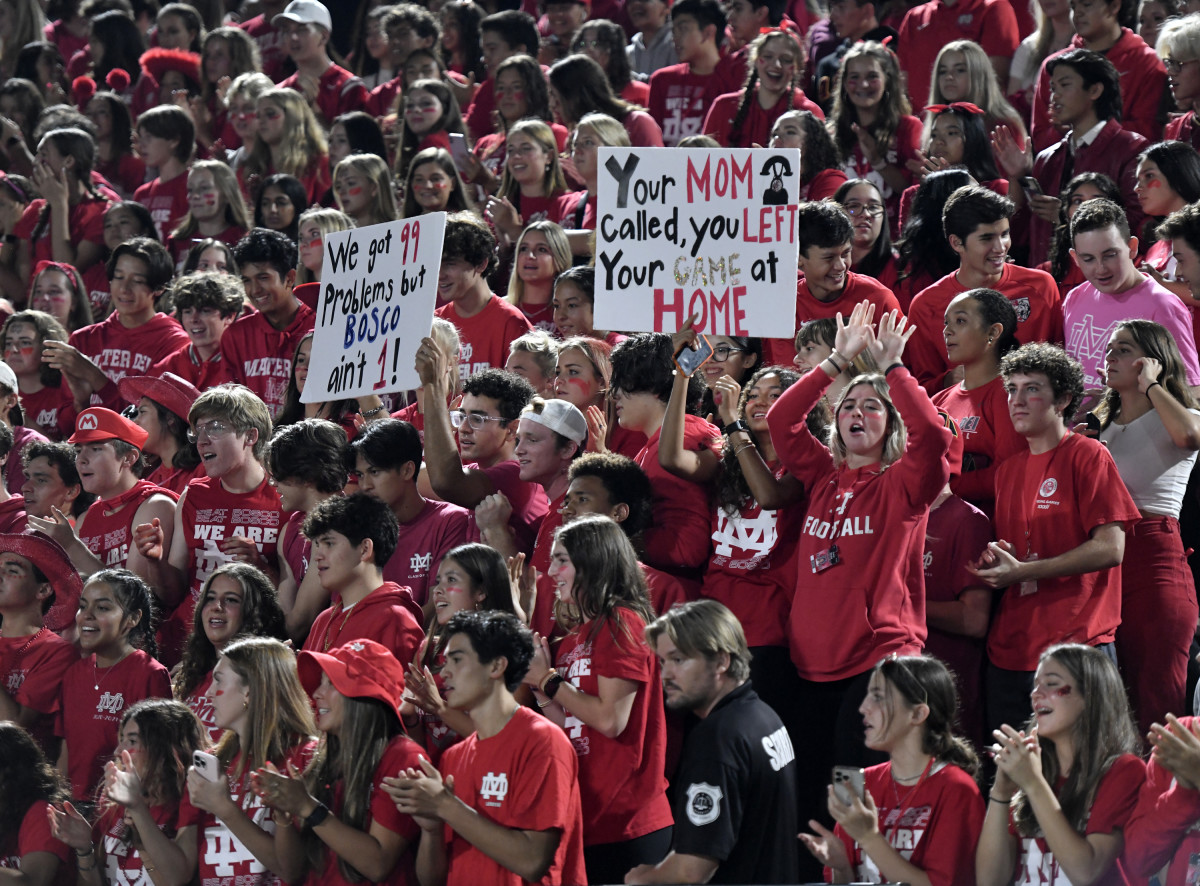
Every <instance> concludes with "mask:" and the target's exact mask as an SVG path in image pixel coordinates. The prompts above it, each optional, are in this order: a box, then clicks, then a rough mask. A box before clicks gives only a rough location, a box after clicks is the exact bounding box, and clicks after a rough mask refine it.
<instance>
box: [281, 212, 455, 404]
mask: <svg viewBox="0 0 1200 886" xmlns="http://www.w3.org/2000/svg"><path fill="white" fill-rule="evenodd" d="M445 232H446V213H444V212H434V213H430V214H429V215H422V216H419V217H417V218H410V219H405V220H403V221H395V222H387V223H385V224H381V225H370V226H369V227H365V228H356V229H354V230H351V231H338V232H336V233H333V234H329V235H328V236H327V237H326V238H325V260H324V264H323V265H322V268H321V277H322V279H321V294H320V297H319V298H318V300H317V323H316V332H315V335H314V336H313V348H312V359H311V361H310V363H309V367H308V382H307V383H306V384H305V386H304V393H303V394H302V395H301V397H300V399H301V401H302V402H304V403H317V402H321V401H324V400H342V399H346V398H349V397H357V396H359V395H360V394H382V393H386V392H388V391H406V390H411V389H413V388H416V387H417V386H418V385H419V384H420V382H419V380H418V379H417V372H416V369H415V368H414V366H413V364H414V361H415V358H416V354H417V347H418V346H419V345H420V343H421V339H422V338H423V337H424V336H427V335H429V330H430V328H431V326H432V325H433V308H434V305H435V303H436V301H437V285H438V271H439V270H440V268H441V262H442V236H443V235H444V234H445Z"/></svg>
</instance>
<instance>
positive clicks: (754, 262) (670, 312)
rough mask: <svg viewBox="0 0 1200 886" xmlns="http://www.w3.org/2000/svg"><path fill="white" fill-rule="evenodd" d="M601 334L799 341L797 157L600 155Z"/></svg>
mask: <svg viewBox="0 0 1200 886" xmlns="http://www.w3.org/2000/svg"><path fill="white" fill-rule="evenodd" d="M599 165H600V175H599V179H598V182H597V189H596V191H597V193H596V210H597V212H596V218H597V225H596V305H595V322H596V328H597V329H608V330H616V331H619V332H675V331H677V330H678V329H679V328H680V327H681V326H683V324H684V321H686V320H687V318H688V317H689V316H690V315H691V314H695V315H696V317H697V322H696V324H695V328H696V331H698V332H704V333H708V334H710V335H739V336H759V337H766V338H780V337H786V338H790V337H791V335H792V333H793V332H794V331H795V326H796V259H797V257H798V256H799V247H798V245H797V242H796V210H797V207H798V205H799V195H800V152H799V151H798V150H796V149H795V148H789V149H781V150H775V149H769V148H711V149H709V148H607V147H606V148H600V152H599Z"/></svg>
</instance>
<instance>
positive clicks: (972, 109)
mask: <svg viewBox="0 0 1200 886" xmlns="http://www.w3.org/2000/svg"><path fill="white" fill-rule="evenodd" d="M925 110H926V111H928V112H929V113H931V114H944V113H945V112H946V111H959V112H960V113H963V114H978V115H979V116H980V117H982V116H983V115H984V113H983V108H981V107H979V105H975V104H972V103H971V102H950V104H948V105H928V106H926V108H925Z"/></svg>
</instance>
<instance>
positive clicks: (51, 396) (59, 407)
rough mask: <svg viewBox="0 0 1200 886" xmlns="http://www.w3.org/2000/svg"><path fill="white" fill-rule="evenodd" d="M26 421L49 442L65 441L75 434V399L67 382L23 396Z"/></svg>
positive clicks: (22, 405)
mask: <svg viewBox="0 0 1200 886" xmlns="http://www.w3.org/2000/svg"><path fill="white" fill-rule="evenodd" d="M21 410H22V411H23V412H24V413H25V421H27V422H29V424H31V425H32V426H33V427H35V428H37V430H38V431H40V432H41V433H42V435H43V436H45V438H46V439H47V440H53V441H55V442H58V441H59V440H65V439H67V437H70V436H71V434H73V433H74V432H75V398H74V396H73V395H72V394H71V389H70V387H68V386H67V380H66V378H64V379H63V380H62V384H60V385H59V386H58V387H57V388H52V387H50V386H48V385H47V386H44V387H43V388H42V389H41V390H40V391H34V392H33V393H32V394H21Z"/></svg>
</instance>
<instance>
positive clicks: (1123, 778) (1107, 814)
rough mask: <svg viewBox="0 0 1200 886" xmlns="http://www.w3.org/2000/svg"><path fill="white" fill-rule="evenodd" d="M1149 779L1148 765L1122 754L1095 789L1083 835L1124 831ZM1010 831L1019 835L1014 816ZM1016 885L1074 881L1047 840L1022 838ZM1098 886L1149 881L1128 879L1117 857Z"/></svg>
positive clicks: (1064, 885) (1065, 884) (1060, 885)
mask: <svg viewBox="0 0 1200 886" xmlns="http://www.w3.org/2000/svg"><path fill="white" fill-rule="evenodd" d="M1145 780H1146V764H1145V763H1143V762H1142V761H1141V760H1140V759H1138V758H1137V757H1136V756H1134V755H1133V754H1122V755H1121V756H1120V757H1117V759H1116V760H1114V761H1113V764H1112V766H1110V767H1109V769H1108V772H1106V773H1105V774H1104V776H1103V777H1102V778H1101V779H1100V784H1099V785H1098V786H1097V787H1096V799H1095V800H1094V801H1092V808H1091V810H1090V811H1089V815H1088V821H1087V827H1085V828H1084V831H1083V833H1084V836H1087V835H1089V834H1111V833H1113V832H1114V831H1120V830H1122V829H1124V827H1125V823H1126V822H1128V821H1129V818H1130V816H1131V815H1132V814H1133V808H1134V805H1135V804H1136V803H1137V798H1138V790H1139V789H1140V788H1141V786H1142V783H1143V782H1144V781H1145ZM1008 831H1009V833H1010V834H1014V835H1015V834H1016V829H1015V827H1014V826H1013V823H1012V820H1011V817H1010V819H1009V825H1008ZM1013 882H1014V883H1039V884H1045V886H1071V881H1070V880H1068V879H1067V875H1066V874H1065V873H1063V871H1062V868H1060V867H1059V866H1058V859H1056V858H1055V857H1054V853H1053V852H1052V851H1051V849H1050V847H1049V846H1048V845H1046V841H1045V839H1043V838H1041V837H1037V838H1034V837H1022V838H1021V853H1020V858H1019V859H1018V863H1017V870H1016V876H1015V877H1014V878H1013ZM1095 882H1096V886H1134V884H1137V883H1144V882H1146V881H1145V880H1144V879H1138V878H1137V877H1133V876H1126V874H1125V867H1124V865H1123V864H1122V860H1121V859H1120V858H1117V859H1116V860H1115V861H1114V862H1113V863H1112V867H1110V868H1109V869H1108V871H1107V872H1106V873H1105V874H1104V875H1103V876H1102V877H1100V879H1098V880H1096V881H1095Z"/></svg>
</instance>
